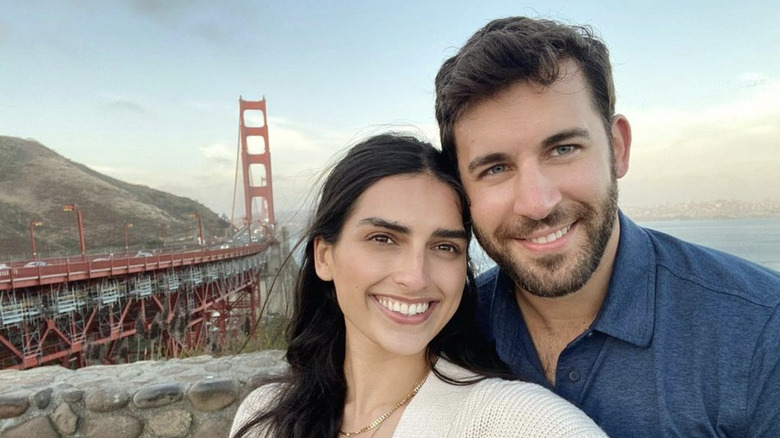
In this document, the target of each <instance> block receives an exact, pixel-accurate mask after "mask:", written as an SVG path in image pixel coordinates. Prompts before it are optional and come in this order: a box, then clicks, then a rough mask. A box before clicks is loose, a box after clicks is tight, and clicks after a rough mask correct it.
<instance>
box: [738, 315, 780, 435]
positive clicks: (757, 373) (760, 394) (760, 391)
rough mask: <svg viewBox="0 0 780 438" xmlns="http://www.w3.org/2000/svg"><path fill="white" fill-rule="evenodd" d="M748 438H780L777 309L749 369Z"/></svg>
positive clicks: (779, 340) (763, 333)
mask: <svg viewBox="0 0 780 438" xmlns="http://www.w3.org/2000/svg"><path fill="white" fill-rule="evenodd" d="M746 427H747V429H746V430H747V431H748V433H747V434H746V435H745V436H748V437H769V436H773V437H780V306H778V307H775V309H774V311H773V313H772V316H770V317H769V320H768V321H767V323H766V325H765V326H764V329H763V330H762V332H761V336H760V337H759V338H758V343H757V345H756V350H755V352H754V353H753V360H752V363H751V366H750V381H749V383H748V398H747V425H746Z"/></svg>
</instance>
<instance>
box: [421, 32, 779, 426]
mask: <svg viewBox="0 0 780 438" xmlns="http://www.w3.org/2000/svg"><path fill="white" fill-rule="evenodd" d="M436 93H437V98H436V117H437V120H438V122H439V127H440V131H441V139H442V148H443V150H444V151H445V153H446V154H447V155H448V156H449V157H450V158H451V159H452V160H453V163H454V164H455V165H456V166H457V171H458V174H459V176H460V178H461V180H462V181H463V185H464V187H465V189H466V192H467V194H468V195H469V197H470V199H471V206H470V208H471V212H472V216H473V220H474V227H475V233H476V235H477V237H478V239H479V242H480V244H481V245H482V247H483V248H484V249H485V251H486V252H487V253H488V255H490V256H491V257H492V258H493V259H494V260H495V261H496V263H497V264H498V267H497V268H495V269H493V270H491V271H489V272H487V273H485V274H483V275H482V276H481V277H480V278H479V280H478V282H477V283H478V286H479V289H480V300H481V302H480V306H481V307H480V318H481V322H482V325H483V328H484V330H485V332H486V334H487V335H488V337H489V338H490V339H491V340H492V341H494V342H495V343H496V348H497V350H498V353H499V355H500V356H501V358H502V359H503V360H504V361H505V362H506V363H507V364H508V365H509V366H510V367H511V369H512V371H513V372H514V373H515V374H517V375H518V376H520V377H521V378H525V379H527V380H530V381H533V382H536V383H539V384H542V385H545V386H547V387H548V388H550V389H552V390H553V391H555V392H556V393H557V394H559V395H561V396H562V397H564V398H566V399H567V400H569V401H571V402H572V403H574V404H575V405H577V406H579V407H580V408H581V409H583V410H584V411H585V412H586V413H587V414H588V415H590V416H591V417H592V418H593V419H594V420H595V421H596V422H597V423H598V424H599V425H600V426H601V427H602V428H603V429H604V430H605V431H606V432H607V433H608V434H610V435H612V436H632V437H633V436H685V437H689V436H751V437H754V436H756V437H757V436H776V437H780V310H778V308H779V307H780V276H779V275H778V274H777V273H776V272H773V271H770V270H768V269H764V268H761V267H758V266H756V265H753V264H751V263H749V262H746V261H743V260H741V259H738V258H735V257H732V256H729V255H726V254H723V253H720V252H717V251H714V250H710V249H707V248H702V247H699V246H695V245H692V244H689V243H685V242H682V241H680V240H678V239H675V238H672V237H669V236H667V235H664V234H661V233H658V232H655V231H652V230H647V229H644V228H641V227H639V226H637V225H636V224H635V223H633V222H632V221H631V220H629V219H628V218H627V217H625V216H624V215H623V214H622V213H621V212H620V211H619V210H618V208H617V179H618V178H621V177H622V176H624V175H625V174H626V172H627V171H628V165H629V156H630V151H631V129H630V126H629V123H628V121H627V119H626V118H625V117H624V116H622V115H620V114H615V91H614V87H613V82H612V73H611V66H610V62H609V54H608V51H607V48H606V46H605V45H604V44H603V43H602V42H601V41H599V40H598V39H597V38H595V37H594V36H593V34H592V33H591V32H590V31H589V29H587V28H582V27H575V26H568V25H563V24H560V23H557V22H553V21H548V20H535V19H529V18H524V17H514V18H506V19H499V20H495V21H493V22H491V23H489V24H488V25H486V26H485V27H484V28H483V29H481V30H479V31H478V32H477V33H476V34H474V35H473V36H472V37H471V39H469V41H468V42H467V43H466V45H465V46H464V47H463V48H462V49H461V50H460V51H459V52H458V53H457V54H456V55H455V56H453V57H452V58H450V59H448V60H447V61H446V62H445V63H444V64H443V66H442V68H441V70H440V71H439V74H438V75H437V77H436Z"/></svg>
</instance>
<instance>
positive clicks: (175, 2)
mask: <svg viewBox="0 0 780 438" xmlns="http://www.w3.org/2000/svg"><path fill="white" fill-rule="evenodd" d="M191 3H197V2H190V1H187V0H131V1H130V7H132V8H133V9H135V10H136V11H138V12H140V13H141V14H143V15H146V16H148V17H152V18H167V17H170V16H172V15H174V14H177V15H178V13H180V12H182V11H183V10H185V9H186V8H187V7H188V5H189V4H191Z"/></svg>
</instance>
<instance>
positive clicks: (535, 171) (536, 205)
mask: <svg viewBox="0 0 780 438" xmlns="http://www.w3.org/2000/svg"><path fill="white" fill-rule="evenodd" d="M561 199H562V195H561V191H560V189H559V188H558V183H557V181H556V180H555V179H554V178H551V177H550V176H548V175H546V174H545V173H544V172H543V169H541V168H540V167H539V166H538V165H537V164H536V163H534V164H527V165H525V166H522V167H521V168H520V171H519V172H518V177H517V182H516V184H515V199H514V206H513V211H514V213H515V214H518V215H520V216H524V217H527V218H529V219H533V220H542V219H544V218H546V217H547V216H549V215H550V213H551V212H552V211H553V210H554V209H555V207H556V206H557V205H558V204H559V203H560V202H561Z"/></svg>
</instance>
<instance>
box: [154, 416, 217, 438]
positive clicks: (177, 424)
mask: <svg viewBox="0 0 780 438" xmlns="http://www.w3.org/2000/svg"><path fill="white" fill-rule="evenodd" d="M191 424H192V415H191V414H190V413H189V412H187V411H185V410H183V409H175V410H171V411H166V412H162V413H160V414H157V415H155V416H153V417H152V418H150V419H149V422H148V423H147V426H148V427H149V430H150V431H151V432H152V434H154V435H155V436H159V437H165V438H178V437H183V436H187V435H188V434H189V431H190V425H191ZM216 436H221V435H216Z"/></svg>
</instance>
